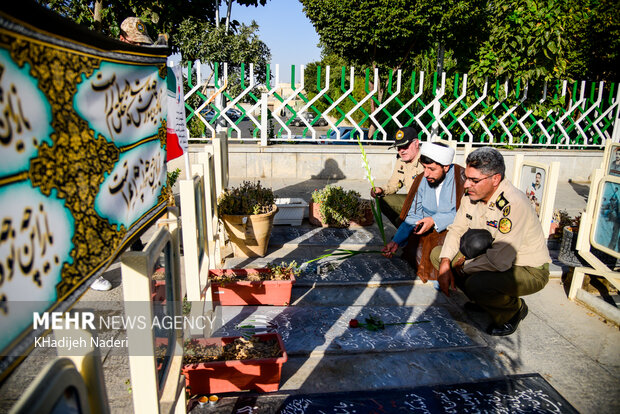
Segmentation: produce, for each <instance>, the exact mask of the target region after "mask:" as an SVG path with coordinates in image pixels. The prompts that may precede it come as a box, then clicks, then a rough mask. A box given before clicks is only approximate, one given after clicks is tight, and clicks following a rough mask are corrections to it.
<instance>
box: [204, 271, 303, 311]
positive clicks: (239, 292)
mask: <svg viewBox="0 0 620 414" xmlns="http://www.w3.org/2000/svg"><path fill="white" fill-rule="evenodd" d="M231 272H232V273H234V274H235V275H237V276H238V277H239V278H241V279H243V278H245V277H247V276H248V275H249V274H251V273H258V272H261V273H262V272H269V269H267V268H264V269H210V270H209V277H210V278H211V277H212V276H216V275H222V274H225V273H231ZM293 283H295V276H294V275H291V279H290V280H265V281H257V282H252V281H238V282H229V283H225V284H220V283H217V282H211V290H212V292H213V301H214V302H219V304H220V305H222V306H243V305H275V306H287V305H288V304H289V303H290V302H291V290H292V289H293Z"/></svg>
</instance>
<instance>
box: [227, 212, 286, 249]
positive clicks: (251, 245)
mask: <svg viewBox="0 0 620 414" xmlns="http://www.w3.org/2000/svg"><path fill="white" fill-rule="evenodd" d="M277 212H278V206H276V205H275V204H274V205H273V209H272V210H271V211H270V212H269V213H264V214H253V215H229V214H223V215H222V222H223V223H224V228H225V229H226V233H228V237H229V238H230V241H231V242H232V245H233V251H234V254H235V256H236V257H256V256H260V257H262V256H264V255H265V253H267V246H268V244H269V238H270V237H271V230H272V229H273V219H274V217H275V215H276V213H277Z"/></svg>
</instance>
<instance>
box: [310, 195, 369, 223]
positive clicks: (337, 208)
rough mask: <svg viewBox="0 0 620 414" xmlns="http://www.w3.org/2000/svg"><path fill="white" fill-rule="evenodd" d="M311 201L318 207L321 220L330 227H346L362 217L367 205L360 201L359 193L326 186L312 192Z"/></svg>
mask: <svg viewBox="0 0 620 414" xmlns="http://www.w3.org/2000/svg"><path fill="white" fill-rule="evenodd" d="M312 201H313V202H315V203H316V204H318V205H319V214H320V215H321V220H322V221H323V222H324V223H325V224H327V225H332V226H342V227H346V226H348V225H349V223H350V222H351V220H359V219H360V218H362V217H363V215H364V212H365V211H366V210H365V209H366V208H368V203H366V202H364V201H363V200H361V199H360V193H358V192H357V191H354V190H348V191H345V190H343V189H342V187H340V186H331V185H327V186H325V187H324V188H323V189H321V190H314V191H313V192H312Z"/></svg>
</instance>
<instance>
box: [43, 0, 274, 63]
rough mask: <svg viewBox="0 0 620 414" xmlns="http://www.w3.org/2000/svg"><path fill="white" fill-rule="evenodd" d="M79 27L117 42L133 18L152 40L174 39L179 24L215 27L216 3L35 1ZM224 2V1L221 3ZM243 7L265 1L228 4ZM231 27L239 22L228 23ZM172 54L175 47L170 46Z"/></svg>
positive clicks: (187, 0) (198, 0)
mask: <svg viewBox="0 0 620 414" xmlns="http://www.w3.org/2000/svg"><path fill="white" fill-rule="evenodd" d="M36 1H37V2H38V3H40V4H42V5H44V6H46V7H48V8H49V9H50V10H53V11H55V12H57V13H58V14H60V15H61V16H64V17H66V18H68V19H71V20H73V21H75V22H76V23H78V24H81V25H84V26H86V27H88V28H89V29H91V30H97V31H100V32H102V33H103V34H105V35H108V36H110V37H114V38H118V36H119V33H120V25H121V23H122V22H123V20H124V19H126V18H127V17H131V16H136V17H139V18H141V19H142V21H144V23H145V24H146V26H147V30H148V32H149V34H151V37H152V38H153V40H155V39H156V38H157V34H158V33H168V34H169V36H170V37H173V35H174V34H175V33H177V30H178V29H179V27H180V25H181V23H182V22H183V21H184V20H185V19H187V18H188V16H192V18H194V19H196V20H199V21H202V22H209V23H212V24H215V15H216V13H215V10H216V3H221V0H220V1H216V0H166V1H161V0H36ZM224 1H226V0H224ZM231 1H234V2H235V3H237V4H239V5H243V6H259V5H263V6H264V5H265V4H266V3H267V0H231ZM231 23H232V24H231V27H233V28H235V27H236V26H238V22H236V21H233V22H231ZM171 46H172V48H173V50H175V51H176V50H177V46H178V45H177V44H175V43H174V42H172V43H171Z"/></svg>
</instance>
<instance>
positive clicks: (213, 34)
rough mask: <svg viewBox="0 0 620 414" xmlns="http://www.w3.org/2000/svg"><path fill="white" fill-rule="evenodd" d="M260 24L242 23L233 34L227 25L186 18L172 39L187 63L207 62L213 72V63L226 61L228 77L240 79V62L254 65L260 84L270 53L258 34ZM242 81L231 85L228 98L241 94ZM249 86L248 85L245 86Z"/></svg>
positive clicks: (232, 82) (233, 82) (263, 80)
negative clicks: (215, 24)
mask: <svg viewBox="0 0 620 414" xmlns="http://www.w3.org/2000/svg"><path fill="white" fill-rule="evenodd" d="M257 31H258V24H256V22H254V21H252V23H251V24H250V25H249V26H247V25H245V24H242V25H241V26H240V27H239V28H237V29H236V30H234V31H227V30H226V28H225V26H219V27H215V26H214V25H213V24H212V23H209V22H204V21H199V20H196V19H193V18H188V19H185V20H184V21H183V22H182V23H181V25H180V27H179V30H178V31H177V33H176V34H175V35H174V36H173V38H174V41H175V43H176V44H178V45H179V48H180V50H181V53H182V54H183V57H184V59H185V60H187V61H192V62H193V61H195V60H197V59H199V60H201V61H202V62H204V63H208V64H209V65H210V66H211V69H212V70H213V62H221V63H224V62H227V63H228V71H229V74H228V76H229V77H231V76H232V77H233V78H235V77H236V78H237V79H238V78H239V77H240V70H241V63H246V64H249V63H253V64H254V73H255V76H256V77H257V81H258V82H265V78H266V73H267V63H269V61H270V60H271V52H270V51H269V48H268V47H267V45H265V43H264V42H263V41H261V40H260V39H259V37H258V35H257V34H256V32H257ZM239 84H240V82H238V81H231V82H229V85H230V86H229V88H228V89H227V91H228V93H229V95H235V94H237V93H238V92H239V91H240V86H239ZM246 86H247V85H246Z"/></svg>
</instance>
